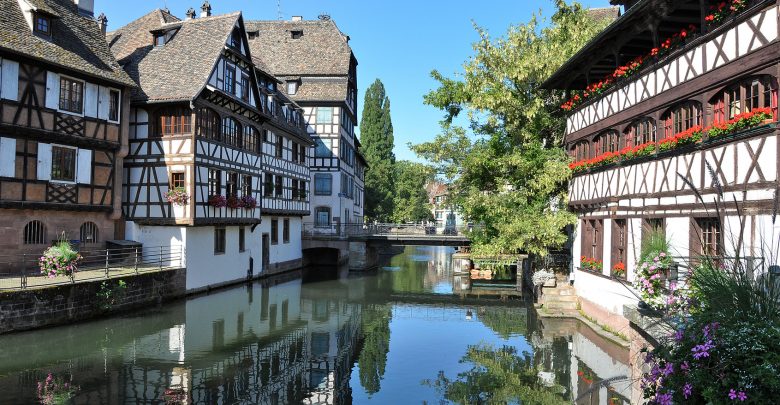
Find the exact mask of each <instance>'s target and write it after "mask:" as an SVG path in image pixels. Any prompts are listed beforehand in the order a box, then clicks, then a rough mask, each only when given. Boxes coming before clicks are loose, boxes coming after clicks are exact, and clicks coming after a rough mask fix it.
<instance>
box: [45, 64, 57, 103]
mask: <svg viewBox="0 0 780 405" xmlns="http://www.w3.org/2000/svg"><path fill="white" fill-rule="evenodd" d="M46 108H51V109H53V110H57V109H59V108H60V75H58V74H57V73H54V72H46Z"/></svg>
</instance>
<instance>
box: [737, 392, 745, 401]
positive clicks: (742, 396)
mask: <svg viewBox="0 0 780 405" xmlns="http://www.w3.org/2000/svg"><path fill="white" fill-rule="evenodd" d="M737 398H739V401H740V402H745V400H746V399H747V394H745V393H744V392H742V391H740V392H738V393H737Z"/></svg>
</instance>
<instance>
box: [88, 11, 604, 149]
mask: <svg viewBox="0 0 780 405" xmlns="http://www.w3.org/2000/svg"><path fill="white" fill-rule="evenodd" d="M580 2H581V3H582V4H583V5H585V6H587V7H606V6H608V5H609V1H608V0H580ZM95 3H96V4H95V10H96V14H100V12H105V13H106V15H107V16H108V19H109V30H113V29H116V28H118V27H120V26H122V25H125V24H127V23H128V22H130V21H132V20H134V19H136V18H138V17H140V16H142V15H144V14H146V13H147V12H149V11H150V10H152V9H154V8H162V7H165V6H167V7H168V8H169V9H170V10H171V12H173V13H174V14H175V15H177V16H179V17H183V16H184V12H185V11H186V10H187V9H188V8H189V7H194V8H195V9H196V10H199V9H200V4H201V3H202V0H167V1H163V0H151V1H150V0H146V1H109V0H97V1H96V2H95ZM211 6H212V9H213V13H214V14H224V13H228V12H231V11H235V10H241V11H243V13H244V18H246V19H276V18H278V13H277V0H211ZM552 8H553V1H552V0H535V1H528V0H483V1H473V0H392V1H377V0H281V11H282V15H283V17H284V18H285V19H289V18H290V17H291V16H293V15H301V16H303V17H304V18H305V19H315V18H317V16H318V15H319V14H322V13H326V14H330V16H331V17H332V18H333V19H334V20H335V21H336V23H337V24H338V26H339V28H341V30H342V31H343V32H344V33H345V34H347V35H349V36H350V37H351V38H352V40H351V45H352V50H353V51H354V53H355V56H356V57H357V59H358V63H359V65H358V81H359V83H358V86H359V90H360V95H359V99H358V100H359V101H360V105H361V106H360V107H359V108H360V109H362V101H363V93H364V91H365V89H366V87H368V85H369V84H371V83H372V82H373V81H374V79H376V78H379V79H381V80H382V82H384V84H385V88H386V89H387V92H388V95H389V96H390V101H391V107H392V116H393V125H394V128H395V145H396V147H395V153H396V156H397V158H398V159H413V158H414V154H413V153H412V152H410V151H409V149H408V148H407V147H406V144H407V143H409V142H412V143H419V142H424V141H426V140H429V139H431V138H433V137H434V136H435V135H436V134H437V133H438V132H439V120H440V119H441V118H442V116H443V115H442V113H441V112H440V111H439V110H437V109H435V108H433V107H429V106H426V105H424V104H423V102H422V98H423V95H424V94H425V93H427V92H428V91H430V90H432V89H434V88H435V87H436V83H435V82H434V81H433V80H432V79H431V78H430V72H431V70H433V69H438V70H439V71H441V72H442V73H443V74H445V75H447V76H452V75H453V74H455V73H456V72H459V71H460V70H461V66H462V64H463V62H465V61H466V60H467V58H468V57H469V55H471V54H472V47H471V45H472V43H473V42H474V41H476V40H477V39H478V37H477V34H476V32H475V31H474V29H473V26H472V21H473V22H475V23H476V24H478V25H480V26H482V27H484V28H486V29H487V30H488V31H489V32H490V34H491V35H492V36H494V37H498V36H501V35H503V34H504V33H505V32H506V30H507V28H508V27H509V25H510V24H513V23H520V22H524V21H527V20H528V19H529V18H530V16H531V14H532V13H534V12H536V11H539V10H542V11H543V12H544V14H545V15H550V13H551V10H552Z"/></svg>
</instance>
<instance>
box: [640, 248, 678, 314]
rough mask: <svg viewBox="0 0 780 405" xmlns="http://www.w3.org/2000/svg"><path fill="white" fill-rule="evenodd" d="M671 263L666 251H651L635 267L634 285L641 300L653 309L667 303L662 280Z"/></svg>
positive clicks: (660, 307) (664, 305)
mask: <svg viewBox="0 0 780 405" xmlns="http://www.w3.org/2000/svg"><path fill="white" fill-rule="evenodd" d="M671 265H672V258H671V257H669V255H668V254H666V252H651V253H650V254H648V255H647V257H646V258H645V259H644V260H643V261H642V262H640V263H639V265H638V267H637V274H636V284H635V287H636V289H637V290H638V291H639V294H640V296H641V297H642V301H644V302H645V303H646V304H647V305H648V306H650V307H651V308H653V309H657V310H660V309H663V308H664V307H666V305H667V296H666V294H665V292H664V280H665V277H666V274H667V272H668V271H669V268H670V267H671Z"/></svg>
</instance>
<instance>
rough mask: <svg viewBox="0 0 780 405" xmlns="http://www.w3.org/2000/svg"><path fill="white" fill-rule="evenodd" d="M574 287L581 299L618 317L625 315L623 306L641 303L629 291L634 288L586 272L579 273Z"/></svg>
mask: <svg viewBox="0 0 780 405" xmlns="http://www.w3.org/2000/svg"><path fill="white" fill-rule="evenodd" d="M574 287H575V288H576V289H577V295H579V296H580V297H582V298H585V299H587V300H588V301H591V302H593V303H596V304H598V305H600V306H602V307H603V308H605V309H607V310H608V311H610V312H612V313H615V314H618V315H623V305H632V304H634V305H635V304H636V303H637V302H638V301H639V300H638V299H637V298H636V296H634V294H632V293H631V291H630V290H629V288H632V287H626V286H624V285H623V284H620V283H618V282H615V281H612V280H610V279H606V278H601V277H599V276H595V275H593V274H589V273H587V272H584V271H578V272H577V276H576V282H575V283H574Z"/></svg>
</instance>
